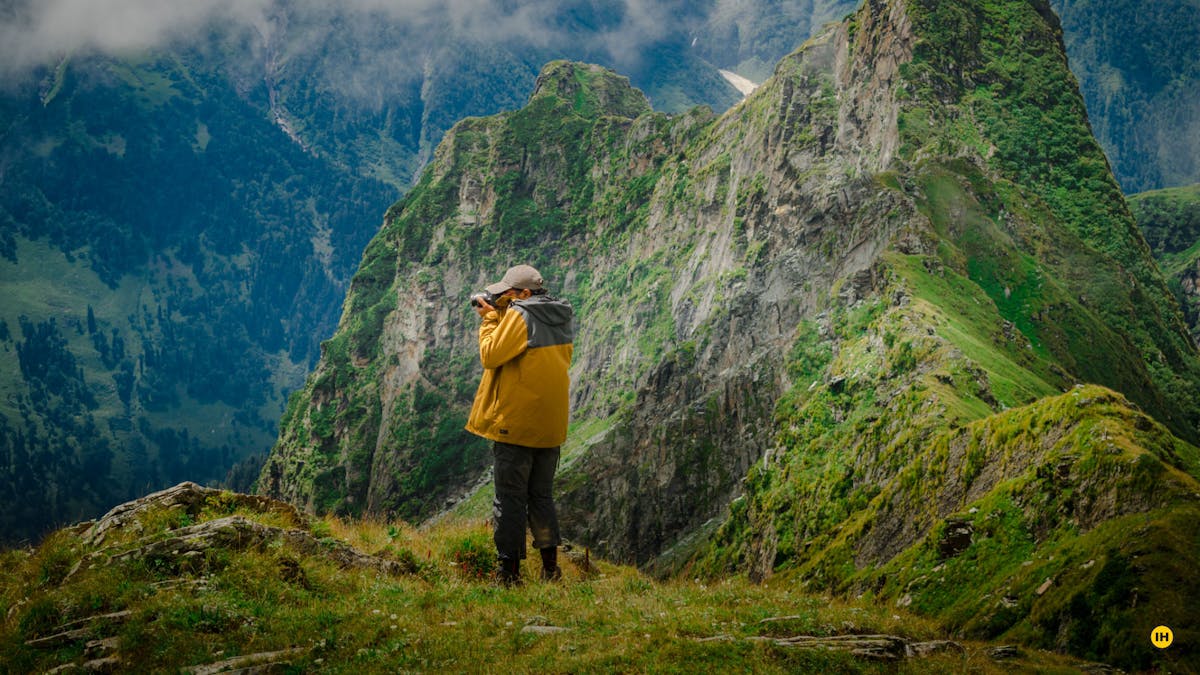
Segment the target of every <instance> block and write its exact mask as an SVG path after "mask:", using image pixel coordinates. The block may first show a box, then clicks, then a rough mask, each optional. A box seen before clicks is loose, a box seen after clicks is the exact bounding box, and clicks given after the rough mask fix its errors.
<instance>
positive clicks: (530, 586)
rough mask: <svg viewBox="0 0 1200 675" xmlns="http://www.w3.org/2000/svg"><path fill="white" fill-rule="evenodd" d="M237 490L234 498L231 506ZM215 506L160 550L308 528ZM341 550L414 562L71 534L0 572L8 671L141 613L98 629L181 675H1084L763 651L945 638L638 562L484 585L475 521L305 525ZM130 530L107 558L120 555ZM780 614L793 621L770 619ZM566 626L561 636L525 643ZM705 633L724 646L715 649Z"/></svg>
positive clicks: (48, 658)
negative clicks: (189, 536) (392, 568)
mask: <svg viewBox="0 0 1200 675" xmlns="http://www.w3.org/2000/svg"><path fill="white" fill-rule="evenodd" d="M225 494H228V493H225ZM231 503H232V502H231V500H227V499H225V498H223V497H220V496H218V497H210V498H209V501H208V502H207V505H206V506H205V507H204V508H203V509H202V510H201V511H200V512H199V513H198V514H197V515H196V516H194V517H188V516H186V515H185V514H182V513H181V512H178V511H163V510H156V511H151V512H148V513H145V514H143V516H142V518H141V520H140V522H141V524H142V527H143V531H142V533H141V534H140V536H142V537H146V538H148V539H150V540H154V539H160V538H163V537H166V536H168V535H169V533H170V532H171V531H172V530H173V529H176V528H178V527H180V526H184V525H194V524H198V523H202V522H204V521H207V520H211V519H214V518H217V517H223V516H226V515H229V514H230V513H236V514H238V515H243V516H246V517H248V518H251V519H253V520H255V521H256V522H261V523H263V524H266V525H270V526H275V527H284V528H290V527H295V526H296V523H295V522H294V521H292V520H291V519H289V518H288V517H286V515H283V514H282V513H281V512H262V511H258V510H255V509H249V508H245V507H238V508H230V504H231ZM301 527H302V529H305V530H307V531H310V532H312V533H313V534H315V535H317V536H319V537H325V538H327V541H331V542H333V541H340V542H344V543H348V544H350V545H352V546H355V547H357V548H359V549H360V550H362V551H365V552H369V553H372V554H377V555H380V556H383V557H387V558H390V559H393V560H398V561H403V562H405V564H406V565H407V566H408V569H409V570H410V571H409V572H408V573H406V574H402V575H400V576H394V577H387V576H380V575H379V573H377V572H358V571H353V570H340V569H338V568H337V567H336V566H335V565H333V564H332V563H330V562H328V561H326V560H324V559H322V558H320V557H319V556H312V555H306V554H303V553H299V552H298V551H296V550H293V549H291V548H290V547H289V546H288V545H278V546H268V547H266V548H264V549H263V550H258V551H239V552H235V551H230V550H226V549H210V550H209V551H208V553H207V554H206V555H204V556H203V557H201V558H198V559H195V560H193V561H192V562H190V563H186V564H174V563H172V562H170V561H164V562H161V563H148V562H145V561H137V562H125V563H114V564H111V565H109V566H101V567H97V568H96V569H84V570H82V571H81V572H79V573H76V574H74V575H72V576H70V578H69V579H67V580H66V581H64V577H66V575H67V573H68V572H69V571H70V570H71V568H72V567H73V566H74V564H75V563H76V562H77V561H78V560H79V559H80V558H81V557H82V556H83V555H84V554H86V553H90V552H91V551H90V549H89V548H88V547H87V546H86V545H84V544H83V543H82V540H81V538H80V537H79V536H78V535H77V534H73V533H72V532H71V531H69V530H63V531H60V532H58V533H56V534H54V535H52V536H51V537H49V538H48V539H47V540H46V541H45V542H44V543H43V545H42V546H40V547H39V548H38V549H37V550H35V551H8V552H5V553H4V554H2V555H3V558H2V563H3V569H4V572H3V573H2V574H0V615H2V616H4V617H5V619H4V620H3V623H2V624H0V662H3V663H4V664H5V667H6V668H7V669H11V670H12V671H14V672H38V671H45V670H48V669H50V668H52V667H54V666H57V665H60V664H66V663H72V662H74V663H81V662H82V661H84V660H86V658H87V657H85V656H84V642H85V641H86V640H87V639H88V638H84V637H81V638H78V639H76V640H67V641H66V642H65V643H64V644H61V645H59V646H57V647H54V648H43V649H38V648H33V647H30V646H27V645H25V644H24V641H25V640H27V639H31V638H34V637H37V636H45V635H47V634H50V633H53V632H54V628H55V627H56V626H60V625H63V624H66V623H68V622H70V621H73V620H78V619H82V618H86V617H90V616H95V615H99V614H105V613H111V612H117V611H129V612H131V616H130V617H129V618H128V619H127V620H126V621H124V622H123V623H120V624H117V623H112V624H109V625H108V626H107V627H106V628H101V629H99V631H98V633H99V634H101V635H103V636H106V637H115V638H116V646H115V651H116V653H117V654H118V655H119V658H121V659H122V663H124V664H133V663H136V664H138V667H139V668H148V669H151V670H153V671H155V672H173V671H174V670H176V669H179V668H185V667H188V666H193V665H197V664H205V663H213V662H216V661H221V660H223V659H226V658H231V657H234V656H238V655H245V654H252V653H259V652H269V651H275V650H285V649H297V652H296V653H294V654H292V655H290V656H287V657H284V658H285V659H286V660H287V661H288V662H290V664H291V666H292V668H295V669H298V670H300V671H302V672H333V673H337V672H384V671H386V672H395V671H397V670H399V671H406V670H417V671H448V670H452V671H455V672H526V671H539V672H702V671H706V670H715V671H739V672H744V671H752V672H763V673H772V672H779V673H784V672H797V671H804V672H814V671H818V670H825V671H829V672H861V673H874V672H914V673H917V672H922V673H923V672H952V671H953V672H959V671H961V670H962V669H963V668H967V669H970V670H971V671H972V672H1006V670H1005V669H1007V668H1010V667H1012V666H1018V667H1025V668H1036V669H1039V670H1042V671H1044V672H1071V664H1072V663H1073V661H1071V660H1069V659H1065V658H1063V657H1058V656H1055V655H1051V654H1047V653H1043V652H1038V651H1036V650H1028V651H1026V652H1025V653H1024V654H1023V655H1022V656H1021V657H1019V658H1018V659H1015V660H1010V661H1006V662H1005V663H1004V665H1003V666H1001V665H999V664H997V663H994V662H992V661H991V660H990V659H989V658H988V657H987V656H986V650H987V649H989V648H991V647H992V646H993V645H988V644H986V643H976V642H965V643H963V646H964V647H965V651H964V652H962V653H959V652H957V651H951V652H943V653H940V654H935V655H933V656H930V657H926V658H922V659H914V660H911V661H908V662H906V663H904V664H901V665H900V666H898V667H897V666H895V665H889V664H881V663H878V662H873V661H871V660H869V659H861V658H857V657H854V656H850V655H847V654H844V653H833V652H825V651H806V650H800V649H789V648H785V647H779V646H775V645H773V644H768V643H764V642H754V641H749V640H747V639H746V638H752V637H786V636H791V635H799V634H804V635H816V636H829V635H839V634H873V633H887V634H893V635H900V636H902V637H905V638H907V639H912V640H934V639H943V638H944V637H945V636H944V634H943V633H942V632H941V631H940V630H939V629H938V628H936V627H935V626H933V625H932V624H930V623H929V622H927V621H924V620H921V619H918V618H915V617H913V616H912V615H910V614H908V613H907V612H904V611H903V610H894V609H892V608H888V607H883V606H879V605H875V604H872V603H870V602H845V601H840V600H833V599H830V598H827V597H821V596H815V595H806V594H802V593H797V592H795V591H792V590H786V589H781V588H780V587H779V586H778V585H776V584H765V585H753V584H750V583H749V582H747V581H745V580H739V579H731V580H727V581H723V582H719V583H716V584H711V585H707V584H705V583H702V582H700V581H699V580H696V581H688V580H680V581H674V582H668V583H662V582H657V581H653V580H651V579H648V578H647V577H645V576H643V575H642V574H641V573H639V572H637V571H636V570H635V569H633V568H630V567H621V566H616V565H611V564H608V563H605V562H603V561H592V563H591V564H592V565H593V566H595V569H594V570H593V571H592V572H591V573H588V574H585V573H584V572H583V569H584V568H583V567H582V566H581V565H582V563H580V564H574V563H572V562H570V561H569V560H567V559H565V558H564V566H565V568H566V570H565V571H566V574H565V579H564V581H562V582H561V583H553V584H548V583H544V582H540V581H537V580H536V579H535V578H534V576H533V571H532V569H530V566H529V565H527V567H526V570H525V585H524V586H523V587H521V588H517V589H503V588H498V587H496V586H494V585H493V584H492V582H490V581H489V580H488V579H486V578H481V576H480V574H486V572H487V570H488V569H489V568H490V565H493V564H494V558H492V557H491V555H490V546H491V542H490V533H489V532H488V530H487V529H486V527H484V526H483V525H482V524H480V523H479V522H478V521H455V522H448V523H444V524H442V525H439V526H437V527H434V528H433V529H429V530H415V529H413V528H411V527H409V526H407V525H405V524H403V523H382V522H357V523H347V522H345V521H340V520H336V519H325V520H319V521H313V522H310V523H307V524H305V525H302V526H301ZM134 538H135V537H134V535H133V534H132V533H130V532H127V531H121V532H118V533H116V534H115V535H110V539H109V540H108V541H106V545H107V546H109V547H110V550H121V549H122V548H123V547H124V546H125V545H127V544H129V543H130V542H131V541H132V540H133V539H134ZM770 617H787V618H786V620H784V621H777V622H768V623H763V622H762V621H763V619H766V618H770ZM543 625H545V626H555V627H560V628H565V629H566V631H564V632H560V633H556V634H544V635H538V634H531V633H527V632H522V629H523V628H524V627H525V626H543ZM706 638H717V639H716V640H709V641H705V639H706Z"/></svg>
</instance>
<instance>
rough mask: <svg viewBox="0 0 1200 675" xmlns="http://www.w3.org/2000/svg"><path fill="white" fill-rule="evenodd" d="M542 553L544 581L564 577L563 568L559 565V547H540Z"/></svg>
mask: <svg viewBox="0 0 1200 675" xmlns="http://www.w3.org/2000/svg"><path fill="white" fill-rule="evenodd" d="M538 550H539V551H541V554H542V581H558V580H559V579H562V568H561V567H559V566H558V547H557V546H551V547H549V548H543V549H538Z"/></svg>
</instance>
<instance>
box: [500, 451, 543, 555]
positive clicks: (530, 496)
mask: <svg viewBox="0 0 1200 675" xmlns="http://www.w3.org/2000/svg"><path fill="white" fill-rule="evenodd" d="M492 456H493V458H494V459H495V464H494V465H493V471H494V476H495V482H496V499H495V501H493V502H492V517H493V519H494V527H495V535H494V539H495V541H496V553H497V554H498V555H499V556H500V557H501V558H509V559H513V558H516V559H520V558H524V557H525V526H526V524H528V525H529V529H530V531H532V532H533V547H534V548H537V549H543V548H550V547H552V546H558V544H559V542H560V539H559V534H558V515H557V514H556V513H555V511H554V495H553V490H554V472H555V471H556V470H557V469H558V456H559V448H557V447H554V448H527V447H524V446H521V445H510V444H508V443H501V442H499V441H496V444H495V445H494V446H492Z"/></svg>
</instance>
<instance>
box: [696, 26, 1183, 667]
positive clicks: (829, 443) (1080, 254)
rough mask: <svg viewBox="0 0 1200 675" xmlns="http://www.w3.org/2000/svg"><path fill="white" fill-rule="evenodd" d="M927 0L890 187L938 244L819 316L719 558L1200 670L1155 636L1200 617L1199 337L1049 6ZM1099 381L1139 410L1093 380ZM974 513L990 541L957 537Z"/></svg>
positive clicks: (1119, 655)
mask: <svg viewBox="0 0 1200 675" xmlns="http://www.w3.org/2000/svg"><path fill="white" fill-rule="evenodd" d="M906 5H907V7H908V10H909V16H910V17H912V20H913V23H914V31H915V32H916V33H917V47H916V49H915V55H914V60H913V62H912V63H911V64H908V65H906V66H905V67H904V70H903V72H904V74H905V79H906V81H907V84H906V85H905V87H904V88H903V89H902V91H901V94H902V100H903V102H904V103H903V108H902V111H901V114H900V131H901V143H902V148H901V154H902V155H903V156H904V157H906V158H907V161H904V162H903V163H902V164H901V166H900V168H899V169H898V176H896V175H892V176H890V177H888V176H884V177H881V183H883V184H885V185H888V186H891V187H893V188H894V189H897V190H899V191H902V192H903V193H904V194H906V195H909V196H910V197H911V198H912V199H913V201H914V205H915V207H916V209H917V210H918V211H919V212H920V214H922V215H923V216H924V217H926V218H928V221H929V223H928V224H929V227H930V231H931V232H930V234H931V241H932V247H933V248H934V249H935V250H936V253H935V254H932V255H930V254H923V255H900V254H898V253H893V254H889V255H888V256H886V257H885V259H884V261H883V262H882V263H881V269H882V270H884V273H885V275H886V278H887V283H886V284H885V285H884V288H882V289H880V292H879V294H878V296H877V299H876V300H873V301H869V302H865V303H857V304H854V305H850V306H847V305H845V304H844V303H842V302H840V301H839V299H838V298H836V297H831V298H829V299H828V301H827V306H828V309H827V313H826V317H827V318H820V317H819V318H818V320H817V321H814V322H812V323H811V324H809V325H802V326H801V330H800V332H799V336H798V340H797V343H796V345H795V348H794V351H793V353H792V355H791V358H790V361H791V365H790V368H789V374H790V375H791V376H792V378H793V383H794V384H793V390H792V391H791V392H790V393H789V394H788V395H786V396H785V397H784V398H783V399H782V400H781V401H780V404H779V405H778V407H777V423H778V425H779V432H778V436H777V439H778V445H779V449H778V451H776V452H774V453H772V454H771V455H770V456H768V458H766V459H765V460H764V461H763V462H761V463H760V464H759V465H757V466H756V467H755V468H754V470H753V471H752V472H751V475H750V477H749V479H748V481H747V485H746V492H747V496H746V497H745V498H743V499H741V500H739V501H738V502H735V504H734V505H733V507H732V509H731V516H730V519H729V521H728V522H726V523H725V524H724V525H723V526H722V527H721V528H720V530H719V531H718V532H717V535H716V537H715V538H714V540H713V542H712V544H711V545H710V546H709V547H708V549H707V551H706V552H705V553H704V554H703V555H701V556H700V557H699V558H698V559H697V561H696V565H695V569H696V570H698V571H699V570H710V571H715V570H723V569H728V568H729V567H741V568H743V569H748V570H749V571H750V573H751V574H752V575H755V576H761V577H769V576H770V575H771V574H772V573H774V574H779V575H782V576H783V577H784V579H786V580H788V581H790V582H792V583H795V584H797V585H800V586H803V587H809V588H812V587H822V588H832V589H836V590H839V591H841V592H855V593H866V594H868V595H870V596H874V597H879V598H885V599H887V600H889V601H892V602H895V603H897V604H898V605H900V606H910V607H912V608H914V609H916V610H918V611H920V612H921V613H923V614H926V615H930V616H936V617H938V618H939V619H941V620H942V621H944V622H945V624H946V625H947V626H949V627H952V628H953V629H954V630H956V631H961V632H962V633H963V634H969V635H978V636H993V637H994V636H1006V637H1009V638H1012V639H1019V640H1021V641H1024V642H1029V643H1035V644H1040V645H1043V646H1047V647H1054V648H1058V649H1063V650H1068V651H1071V652H1072V653H1076V654H1079V655H1083V656H1088V657H1091V658H1100V659H1106V660H1110V661H1113V662H1115V663H1116V664H1118V665H1122V666H1124V667H1133V668H1145V667H1149V666H1150V665H1151V664H1153V663H1156V662H1158V661H1157V660H1158V659H1165V662H1166V663H1169V664H1171V665H1170V666H1168V667H1176V668H1184V667H1185V664H1187V663H1188V661H1189V659H1190V658H1191V656H1190V655H1191V654H1192V653H1193V651H1191V649H1192V648H1190V647H1182V648H1180V649H1177V650H1175V651H1174V652H1171V653H1160V652H1158V651H1157V650H1154V649H1153V648H1152V647H1151V646H1150V644H1149V642H1148V640H1146V639H1144V636H1145V635H1148V634H1149V631H1150V629H1151V628H1153V627H1154V626H1156V625H1158V624H1159V623H1164V622H1166V623H1168V624H1169V623H1170V621H1174V622H1175V624H1177V625H1181V626H1186V625H1187V623H1188V622H1189V621H1190V616H1189V612H1190V610H1189V609H1188V607H1189V606H1191V605H1194V603H1195V602H1196V601H1197V598H1198V597H1200V590H1198V589H1197V588H1196V585H1195V584H1194V583H1184V584H1183V585H1182V586H1181V585H1179V582H1178V581H1174V582H1173V581H1170V580H1172V579H1183V578H1185V577H1184V576H1182V575H1180V572H1181V569H1184V568H1187V567H1188V566H1191V565H1194V564H1195V563H1196V561H1197V559H1198V558H1200V540H1197V538H1196V537H1195V535H1194V528H1191V527H1189V526H1187V525H1185V523H1188V522H1190V521H1191V520H1192V519H1193V518H1194V517H1195V515H1196V511H1197V507H1196V503H1195V499H1194V495H1195V494H1196V487H1197V479H1198V478H1200V470H1198V469H1200V467H1198V466H1197V464H1196V457H1197V452H1198V451H1197V449H1196V447H1195V446H1193V445H1191V444H1189V443H1187V442H1185V441H1183V440H1180V438H1177V437H1175V436H1173V435H1172V432H1174V433H1175V434H1178V435H1179V436H1181V437H1184V438H1187V439H1193V440H1194V439H1195V438H1196V430H1197V427H1196V420H1197V418H1196V407H1195V403H1196V400H1197V399H1196V396H1195V392H1196V383H1197V382H1198V381H1200V378H1198V376H1197V373H1198V372H1200V371H1198V370H1197V358H1196V353H1195V350H1194V348H1193V347H1192V346H1191V345H1190V344H1188V342H1187V340H1186V338H1185V333H1184V331H1183V330H1182V325H1181V322H1180V320H1179V315H1178V313H1177V311H1176V308H1175V307H1174V306H1173V303H1172V302H1171V298H1170V295H1169V293H1167V292H1166V284H1164V283H1163V280H1162V277H1161V275H1160V274H1159V273H1158V272H1157V270H1156V267H1155V265H1154V264H1153V263H1152V262H1151V258H1150V255H1149V253H1150V251H1149V249H1148V247H1147V246H1146V245H1145V243H1144V241H1143V240H1142V239H1141V237H1140V236H1138V233H1137V232H1136V230H1135V229H1134V227H1133V219H1132V218H1131V216H1130V214H1129V211H1128V209H1127V207H1126V206H1125V204H1124V201H1123V199H1122V198H1121V195H1120V192H1119V190H1118V189H1117V186H1116V183H1115V181H1113V179H1112V177H1111V175H1110V174H1109V173H1108V170H1107V166H1106V164H1105V162H1104V158H1103V155H1102V153H1101V152H1100V151H1099V148H1098V146H1097V145H1096V143H1095V141H1094V140H1093V139H1092V138H1091V135H1090V131H1089V129H1088V127H1087V123H1086V118H1085V116H1084V115H1083V113H1082V103H1081V101H1080V100H1079V97H1078V93H1077V91H1075V89H1074V82H1073V79H1072V78H1071V77H1070V73H1069V71H1067V69H1066V63H1065V60H1064V59H1063V58H1062V56H1061V52H1058V51H1057V50H1055V49H1054V48H1053V46H1054V44H1055V40H1056V39H1057V38H1056V33H1055V32H1054V30H1053V28H1052V27H1050V25H1048V24H1047V23H1045V21H1044V18H1045V12H1043V11H1042V10H1044V9H1045V7H1044V6H1042V3H1038V2H1032V3H1024V2H969V3H955V4H953V5H951V4H948V3H928V2H909V3H906ZM1012 35H1021V36H1022V38H1023V39H1022V40H1013V39H1011V36H1012ZM1080 381H1081V382H1097V383H1102V384H1105V385H1107V386H1109V387H1113V388H1116V389H1119V390H1120V391H1122V392H1123V393H1124V394H1125V395H1126V396H1128V397H1129V399H1132V400H1134V401H1136V404H1137V405H1134V404H1131V403H1129V402H1128V401H1127V400H1125V399H1124V398H1123V397H1122V396H1121V395H1118V394H1114V393H1113V392H1111V391H1109V390H1106V389H1101V388H1093V387H1087V388H1084V389H1070V387H1071V385H1072V384H1073V383H1074V382H1080ZM1064 389H1067V390H1068V392H1069V393H1067V394H1065V395H1057V396H1055V395H1056V394H1059V392H1061V391H1063V390H1064ZM1078 397H1083V398H1084V399H1087V400H1088V401H1092V402H1101V403H1099V404H1095V405H1087V406H1075V405H1073V404H1072V401H1073V400H1076V399H1077V398H1078ZM1021 406H1023V407H1021ZM1138 406H1141V407H1143V408H1144V409H1146V410H1147V411H1148V412H1149V413H1150V414H1151V415H1153V416H1154V417H1155V418H1157V420H1158V421H1155V420H1153V419H1151V418H1150V417H1149V416H1147V415H1145V414H1143V413H1142V412H1141V411H1139V410H1138ZM1010 409H1012V410H1010ZM1006 411H1007V412H1006ZM1158 422H1163V423H1165V424H1166V425H1167V426H1168V427H1169V430H1168V428H1164V427H1162V426H1160V425H1159V423H1158ZM962 523H968V524H969V527H970V528H971V530H972V532H973V534H972V536H971V538H970V539H969V540H968V541H967V542H966V548H965V549H962V550H953V547H950V549H946V548H943V546H942V545H943V542H944V540H945V539H946V537H948V535H947V532H948V531H949V530H951V529H952V528H953V527H955V526H958V525H961V524H962ZM1181 565H1182V567H1181ZM1047 580H1049V583H1047ZM1043 586H1045V587H1044V588H1043ZM1164 588H1170V589H1171V592H1170V593H1168V592H1165V591H1163V590H1162V589H1164ZM1039 589H1040V590H1039ZM1166 617H1170V620H1168V619H1167V618H1166ZM1185 630H1186V629H1185Z"/></svg>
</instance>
